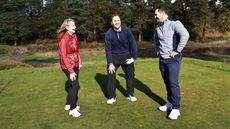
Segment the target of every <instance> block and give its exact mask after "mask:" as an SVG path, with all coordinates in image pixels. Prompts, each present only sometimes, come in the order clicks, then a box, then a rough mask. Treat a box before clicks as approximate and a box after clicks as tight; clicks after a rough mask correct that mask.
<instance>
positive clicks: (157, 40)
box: [153, 30, 159, 55]
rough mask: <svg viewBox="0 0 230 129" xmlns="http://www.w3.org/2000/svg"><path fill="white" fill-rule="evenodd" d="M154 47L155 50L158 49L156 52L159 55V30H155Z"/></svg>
mask: <svg viewBox="0 0 230 129" xmlns="http://www.w3.org/2000/svg"><path fill="white" fill-rule="evenodd" d="M153 37H154V43H153V44H154V49H155V51H156V53H157V55H159V39H158V36H157V31H156V30H155V32H154V36H153Z"/></svg>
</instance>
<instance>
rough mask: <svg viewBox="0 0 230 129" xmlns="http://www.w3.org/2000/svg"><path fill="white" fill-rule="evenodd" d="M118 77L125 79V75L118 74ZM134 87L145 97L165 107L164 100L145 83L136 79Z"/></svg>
mask: <svg viewBox="0 0 230 129" xmlns="http://www.w3.org/2000/svg"><path fill="white" fill-rule="evenodd" d="M118 75H119V76H121V77H123V78H125V74H118ZM134 86H135V88H136V89H137V90H139V91H141V92H143V93H145V95H147V96H148V97H149V98H151V99H152V100H154V101H155V102H157V103H158V104H160V105H163V104H165V103H166V101H165V100H164V99H163V98H161V97H160V96H158V95H157V94H155V93H154V92H152V91H151V89H150V88H149V87H148V86H147V85H145V84H144V83H143V82H141V81H140V80H138V79H136V78H135V79H134Z"/></svg>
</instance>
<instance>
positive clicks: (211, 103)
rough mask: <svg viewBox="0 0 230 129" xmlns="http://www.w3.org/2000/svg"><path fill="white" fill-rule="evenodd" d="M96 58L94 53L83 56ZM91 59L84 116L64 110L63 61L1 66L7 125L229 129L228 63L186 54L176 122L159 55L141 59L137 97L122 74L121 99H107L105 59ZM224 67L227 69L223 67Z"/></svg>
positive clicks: (2, 115)
mask: <svg viewBox="0 0 230 129" xmlns="http://www.w3.org/2000/svg"><path fill="white" fill-rule="evenodd" d="M83 59H85V60H88V61H93V60H94V58H93V57H90V58H89V57H83ZM96 60H97V61H96V63H88V64H87V63H86V64H84V66H83V67H82V69H81V72H80V85H81V89H80V92H79V104H80V106H81V112H82V114H83V115H82V116H81V117H80V118H72V117H70V116H68V113H67V112H65V111H64V109H63V107H64V103H65V95H66V93H65V91H64V83H65V76H64V74H63V73H62V71H61V70H60V68H59V66H58V65H57V66H53V67H45V68H32V67H30V68H15V69H11V70H4V71H0V111H1V112H0V125H1V128H2V129H65V128H68V129H186V128H187V129H227V128H229V127H230V117H229V116H230V110H229V107H230V101H228V100H229V97H230V94H229V90H230V87H229V86H230V82H229V78H230V72H229V71H230V67H229V65H228V64H224V63H217V62H211V61H203V60H197V59H190V58H184V60H183V66H182V70H181V76H180V85H181V91H182V100H181V113H182V116H181V117H179V119H178V120H176V121H171V120H168V119H167V118H166V116H167V113H165V112H160V111H158V110H157V107H158V106H159V105H160V104H162V103H164V102H165V100H166V99H165V98H166V93H165V88H164V84H163V81H162V79H161V76H160V72H159V69H158V59H152V58H147V59H138V60H137V61H136V63H135V66H136V67H135V68H136V69H135V70H136V79H135V87H136V88H135V94H136V96H137V98H138V101H137V102H134V103H132V102H130V101H128V100H127V99H126V98H125V96H124V95H123V93H124V90H125V89H126V88H125V80H124V74H123V72H122V71H121V69H119V71H118V73H117V81H118V89H117V92H116V93H117V102H116V103H115V104H114V105H107V104H106V97H105V96H106V92H105V91H106V72H105V70H106V65H105V58H102V57H97V58H96ZM220 66H221V68H220Z"/></svg>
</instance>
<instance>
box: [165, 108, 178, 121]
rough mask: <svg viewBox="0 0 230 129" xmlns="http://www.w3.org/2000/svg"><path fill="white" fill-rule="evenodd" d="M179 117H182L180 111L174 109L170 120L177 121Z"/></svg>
mask: <svg viewBox="0 0 230 129" xmlns="http://www.w3.org/2000/svg"><path fill="white" fill-rule="evenodd" d="M179 116H180V110H179V109H172V111H171V112H170V114H169V116H168V118H169V119H171V120H176V119H177V118H178V117H179Z"/></svg>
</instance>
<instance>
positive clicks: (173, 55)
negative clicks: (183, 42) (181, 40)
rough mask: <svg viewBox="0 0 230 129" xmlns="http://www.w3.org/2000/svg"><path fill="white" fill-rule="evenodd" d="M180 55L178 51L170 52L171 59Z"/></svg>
mask: <svg viewBox="0 0 230 129" xmlns="http://www.w3.org/2000/svg"><path fill="white" fill-rule="evenodd" d="M177 54H178V52H176V51H169V56H170V57H175V56H176V55H177Z"/></svg>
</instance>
